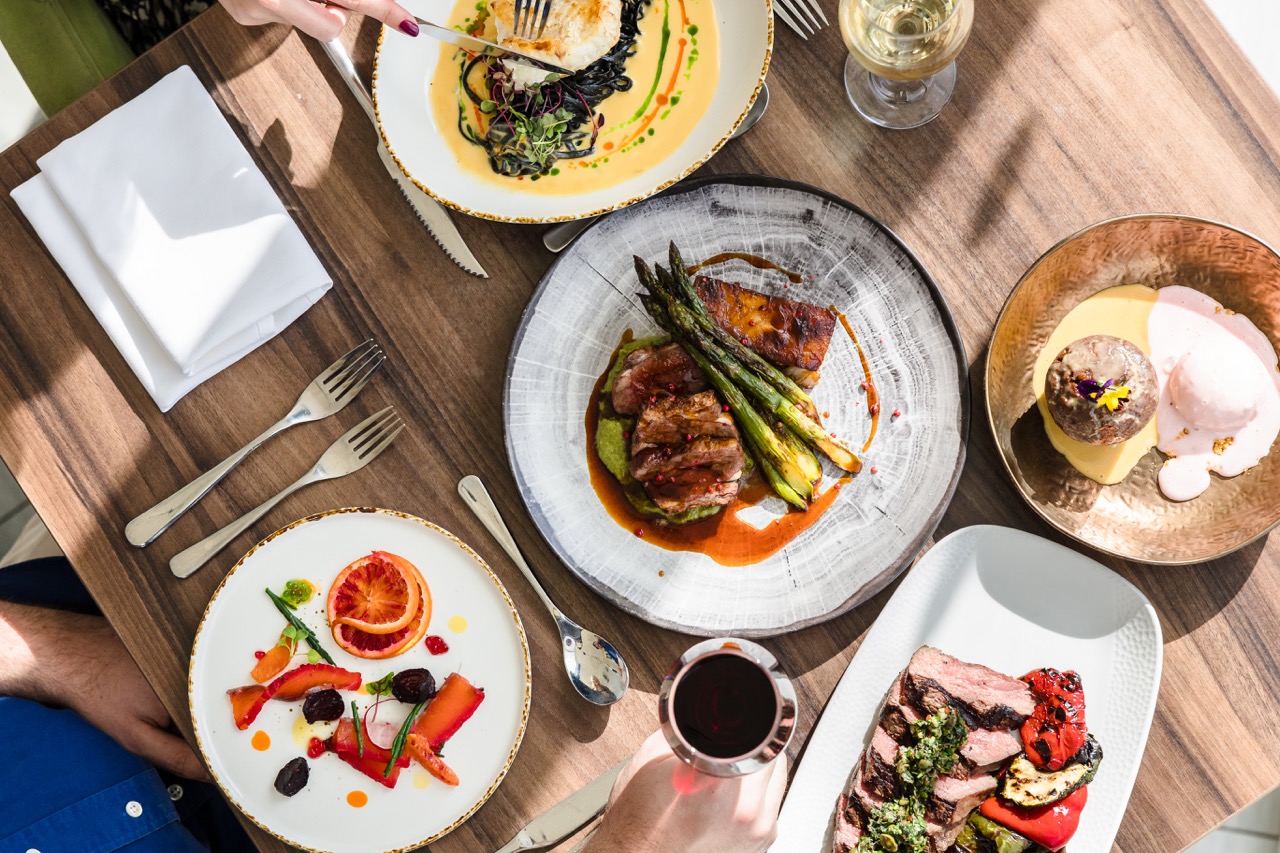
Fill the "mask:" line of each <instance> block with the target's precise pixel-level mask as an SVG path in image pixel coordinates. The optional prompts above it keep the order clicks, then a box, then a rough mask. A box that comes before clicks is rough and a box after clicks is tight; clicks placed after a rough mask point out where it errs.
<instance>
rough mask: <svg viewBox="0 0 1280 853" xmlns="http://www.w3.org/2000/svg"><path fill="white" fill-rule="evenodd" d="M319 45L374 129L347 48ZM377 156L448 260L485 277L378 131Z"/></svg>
mask: <svg viewBox="0 0 1280 853" xmlns="http://www.w3.org/2000/svg"><path fill="white" fill-rule="evenodd" d="M321 44H322V45H324V52H325V54H327V55H328V57H329V59H330V60H331V61H332V62H333V64H334V67H336V68H337V69H338V73H339V74H341V75H342V79H343V81H344V82H346V84H347V88H349V89H350V90H351V93H352V94H353V95H355V96H356V100H357V101H358V102H359V103H360V106H361V107H362V108H363V109H364V111H365V113H366V114H367V115H368V116H369V120H370V121H371V122H373V126H374V128H375V129H377V127H378V118H377V116H376V115H375V114H374V112H373V98H372V97H371V96H370V95H369V90H368V89H366V88H365V87H364V82H363V81H362V80H361V79H360V75H359V74H357V73H356V66H355V63H354V62H352V61H351V54H349V53H347V49H346V47H345V46H344V45H343V44H342V42H341V41H339V40H338V39H334V40H333V41H329V42H321ZM378 157H379V159H381V160H382V165H383V166H385V167H386V170H387V174H389V175H390V176H391V178H392V180H394V181H395V182H396V186H398V187H400V193H401V194H402V195H403V196H404V197H405V201H407V202H409V206H410V207H412V208H413V211H414V213H416V214H417V215H418V219H419V221H421V222H422V224H423V225H425V226H427V230H428V231H429V232H431V236H432V237H434V238H435V241H436V242H437V243H439V244H440V248H441V249H444V252H445V254H446V255H448V256H449V259H450V260H451V261H453V262H454V263H455V264H457V265H458V266H459V267H461V268H462V269H464V270H466V271H467V272H469V273H471V274H472V275H476V276H479V277H480V278H488V277H489V274H488V273H487V272H485V271H484V267H482V266H480V262H479V261H478V260H476V256H475V255H473V254H472V253H471V250H470V249H469V248H467V244H466V243H465V242H464V241H463V239H462V235H461V234H459V233H458V227H457V226H456V225H454V224H453V220H451V219H450V218H449V214H448V213H447V212H446V211H445V209H444V207H443V206H441V204H440V202H438V201H436V200H435V199H433V198H432V197H431V196H429V195H427V194H426V193H425V192H423V191H422V190H421V189H420V188H419V187H418V186H417V185H416V184H414V183H413V181H411V180H409V178H408V177H407V176H406V175H405V173H404V172H402V171H401V170H400V167H399V166H397V165H396V162H395V160H393V159H391V152H389V151H387V144H386V143H385V142H384V141H383V140H382V134H381V131H379V134H378Z"/></svg>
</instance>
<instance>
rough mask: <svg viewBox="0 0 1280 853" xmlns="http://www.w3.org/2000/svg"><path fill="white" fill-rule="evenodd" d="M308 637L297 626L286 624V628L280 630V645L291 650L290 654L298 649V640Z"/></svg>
mask: <svg viewBox="0 0 1280 853" xmlns="http://www.w3.org/2000/svg"><path fill="white" fill-rule="evenodd" d="M304 639H306V635H305V634H303V633H302V632H301V631H299V630H298V629H297V628H295V627H294V626H293V625H285V626H284V630H282V631H281V632H280V642H278V643H276V645H278V646H284V647H285V648H287V649H288V650H289V654H291V655H292V654H296V653H297V651H298V641H299V640H304Z"/></svg>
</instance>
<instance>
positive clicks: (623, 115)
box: [427, 0, 720, 196]
mask: <svg viewBox="0 0 1280 853" xmlns="http://www.w3.org/2000/svg"><path fill="white" fill-rule="evenodd" d="M475 12H476V2H475V0H458V4H457V6H456V7H455V8H454V10H453V12H452V14H451V15H450V16H449V21H448V23H449V25H450V26H454V27H461V28H467V27H468V26H470V25H471V23H472V16H473V15H474V14H475ZM664 18H665V20H666V23H667V26H668V28H669V33H670V34H669V38H668V40H667V48H666V52H665V55H664V54H663V51H662V37H663V21H664ZM484 36H485V38H488V39H491V40H492V39H493V38H494V29H493V22H492V21H491V20H490V21H488V22H486V24H485V29H484ZM464 56H465V54H463V53H462V52H461V51H450V50H445V51H444V52H443V53H442V55H441V58H440V64H439V65H438V66H437V67H436V71H435V74H434V75H433V76H432V78H431V80H430V82H429V85H428V91H427V96H428V99H429V101H430V104H431V111H432V114H433V116H434V117H435V122H436V125H437V126H438V127H439V128H440V129H441V132H442V134H443V136H444V138H445V139H446V140H447V141H448V145H449V147H450V149H452V151H453V154H454V156H455V157H456V158H457V162H456V165H457V168H460V169H463V170H465V171H467V172H471V173H473V174H475V175H478V176H481V177H483V178H484V179H486V180H488V181H491V182H493V183H494V184H495V185H498V186H503V187H507V188H510V187H512V186H518V187H519V188H520V191H521V192H529V193H534V194H537V195H550V196H556V195H575V194H578V193H585V192H591V191H594V190H598V189H601V188H602V187H605V186H610V185H613V184H618V183H621V182H623V181H626V180H628V179H629V178H633V177H635V176H637V175H639V174H641V173H643V172H645V171H646V170H648V169H649V168H651V167H652V166H654V165H656V164H658V163H660V162H661V161H663V160H665V159H666V158H667V157H668V156H670V155H671V154H672V153H673V152H675V150H676V149H677V148H679V147H680V145H681V144H682V143H683V142H684V140H685V138H686V137H687V136H688V134H689V131H690V130H692V128H693V127H694V126H696V125H697V123H698V122H699V121H700V120H701V119H702V117H703V115H705V114H706V111H707V108H708V106H710V104H711V100H712V97H713V96H714V94H715V90H716V82H717V79H718V78H719V75H720V38H719V31H718V29H717V24H716V17H715V9H714V8H713V0H652V2H651V4H650V5H649V7H648V8H647V9H646V10H645V13H644V15H643V17H642V18H641V19H640V35H639V37H638V38H637V40H636V53H635V55H634V56H632V57H631V58H630V59H628V60H627V66H626V74H627V76H628V77H630V78H631V81H632V84H633V85H632V86H631V89H630V90H629V91H626V92H617V93H615V94H613V95H611V96H609V97H608V98H606V99H605V100H604V101H603V102H601V103H600V104H599V105H598V106H597V107H596V111H597V113H599V114H601V115H603V116H604V118H605V123H604V126H603V128H601V131H600V134H599V136H598V137H597V139H596V150H595V153H594V154H592V155H589V156H586V157H582V158H579V159H576V160H560V161H558V164H557V166H556V167H555V168H554V169H553V170H552V172H551V173H550V174H548V175H544V176H542V177H541V178H539V179H537V180H533V179H531V178H527V177H522V178H517V177H507V176H503V175H499V174H497V173H495V172H494V171H493V169H492V168H491V167H490V165H489V157H488V154H487V152H486V151H485V149H484V148H482V147H480V146H479V145H476V144H474V143H472V142H470V141H468V140H467V139H466V138H465V137H464V136H463V135H462V133H461V132H460V131H459V130H458V117H459V110H460V109H461V110H464V111H465V113H464V114H465V116H466V117H467V120H468V121H470V122H471V123H472V124H473V125H477V124H479V123H480V122H481V121H487V117H483V116H482V114H481V113H480V112H479V110H477V109H476V108H475V105H474V104H473V103H472V101H471V100H470V98H468V97H467V96H466V95H465V94H463V92H462V91H461V86H460V82H459V77H460V74H461V69H462V63H463V57H464ZM660 59H661V65H660V64H659V61H660Z"/></svg>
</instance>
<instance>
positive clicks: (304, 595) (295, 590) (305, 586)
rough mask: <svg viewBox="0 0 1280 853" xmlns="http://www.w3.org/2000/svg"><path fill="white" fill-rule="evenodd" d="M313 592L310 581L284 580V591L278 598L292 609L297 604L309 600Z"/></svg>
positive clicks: (295, 607)
mask: <svg viewBox="0 0 1280 853" xmlns="http://www.w3.org/2000/svg"><path fill="white" fill-rule="evenodd" d="M314 592H315V587H313V586H312V585H311V582H310V581H305V580H291V581H286V582H285V585H284V591H283V592H281V593H280V600H281V601H283V602H284V603H285V604H287V605H289V607H290V608H292V609H295V610H296V609H297V607H298V605H299V604H306V603H307V602H308V601H310V600H311V595H312V594H313V593H314Z"/></svg>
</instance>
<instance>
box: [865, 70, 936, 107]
mask: <svg viewBox="0 0 1280 853" xmlns="http://www.w3.org/2000/svg"><path fill="white" fill-rule="evenodd" d="M867 76H869V77H870V78H871V89H872V91H873V92H875V93H876V95H877V96H878V97H879V98H881V99H882V100H884V101H885V102H887V103H890V104H909V103H911V102H912V101H918V100H920V98H922V97H924V94H925V92H926V91H927V90H928V88H929V86H928V82H929V81H928V78H925V79H924V80H889V79H887V78H885V77H880V76H877V75H875V74H872V73H871V72H869V71H868V72H867Z"/></svg>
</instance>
